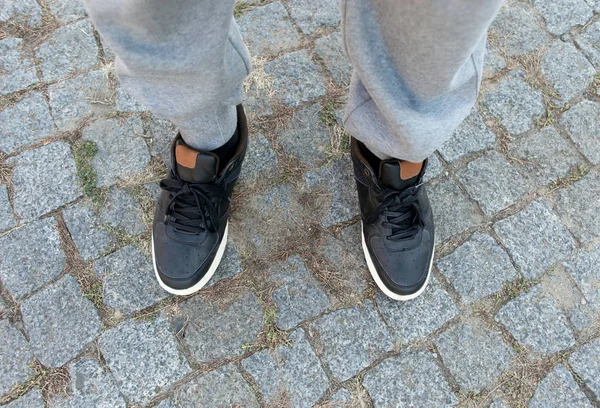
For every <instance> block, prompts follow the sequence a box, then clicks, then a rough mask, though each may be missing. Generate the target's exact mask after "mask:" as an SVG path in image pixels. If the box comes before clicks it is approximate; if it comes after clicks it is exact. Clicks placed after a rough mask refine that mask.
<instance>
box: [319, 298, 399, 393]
mask: <svg viewBox="0 0 600 408" xmlns="http://www.w3.org/2000/svg"><path fill="white" fill-rule="evenodd" d="M309 330H310V335H311V336H312V337H316V344H317V347H318V348H319V349H320V350H321V354H322V356H323V360H324V361H325V362H326V363H327V364H328V366H329V368H330V369H331V372H332V373H333V375H334V376H335V377H336V378H337V379H338V380H340V381H345V380H347V379H349V378H351V377H353V376H355V375H356V374H358V372H359V371H360V370H362V369H364V368H366V367H368V366H369V365H370V364H371V363H372V362H373V361H374V360H376V359H378V358H380V357H382V356H383V355H384V354H386V353H387V352H389V351H391V350H392V348H393V346H394V341H393V338H392V336H391V333H390V332H389V330H388V328H387V327H386V325H385V323H384V322H383V321H382V320H381V319H380V318H379V316H378V314H377V310H376V309H375V307H374V306H373V303H371V302H370V301H366V302H365V303H364V304H363V305H360V306H355V307H352V308H349V309H339V310H336V311H334V312H331V313H329V314H326V315H325V316H323V317H321V318H319V319H317V320H315V321H314V322H313V323H311V325H310V329H309Z"/></svg>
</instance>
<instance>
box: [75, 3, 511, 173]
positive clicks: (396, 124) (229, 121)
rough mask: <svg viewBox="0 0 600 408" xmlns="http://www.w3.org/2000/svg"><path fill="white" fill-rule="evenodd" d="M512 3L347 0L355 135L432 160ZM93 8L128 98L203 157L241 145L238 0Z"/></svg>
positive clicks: (244, 69)
mask: <svg viewBox="0 0 600 408" xmlns="http://www.w3.org/2000/svg"><path fill="white" fill-rule="evenodd" d="M289 1H291V2H293V1H297V0H289ZM502 1H503V0H485V1H482V0H341V16H342V33H343V37H344V47H345V50H346V53H347V54H348V57H349V58H350V61H351V62H352V64H353V66H354V73H353V75H352V81H351V85H350V95H349V99H348V105H347V107H346V113H345V118H344V125H345V128H346V130H347V131H348V132H349V133H350V134H352V135H353V136H354V137H355V138H357V139H358V140H360V141H362V142H363V143H364V144H365V145H366V146H367V147H368V148H369V149H370V150H371V151H373V152H374V153H375V154H377V155H378V156H380V157H381V158H386V157H395V158H400V159H404V160H409V161H414V162H417V161H422V160H424V159H425V158H426V157H428V156H429V155H430V154H431V153H432V152H433V151H434V150H435V149H436V148H438V147H440V146H441V145H442V144H443V142H444V141H445V140H446V139H447V138H448V137H450V135H451V134H452V132H453V131H454V129H455V128H456V127H457V126H458V125H459V124H460V122H461V121H462V120H463V119H464V118H465V117H466V116H467V115H468V114H469V111H470V109H471V107H472V106H473V104H474V103H475V99H476V97H477V93H478V90H479V84H480V82H481V77H482V70H483V69H482V67H483V58H484V53H485V41H486V31H487V28H488V26H489V25H490V23H491V22H492V20H493V18H494V16H495V15H496V13H497V11H498V9H499V8H500V6H501V4H502ZM84 2H85V5H86V8H87V10H88V13H89V14H90V16H91V18H92V20H93V22H94V24H95V25H96V27H97V29H98V31H99V32H100V34H101V35H102V37H103V40H104V41H106V42H107V43H108V44H109V45H110V47H111V48H112V49H113V50H114V52H115V54H116V55H117V59H116V70H117V74H118V75H119V78H120V80H121V82H122V84H123V86H124V87H125V89H127V90H128V91H129V92H130V93H131V94H132V95H134V96H135V97H136V98H138V99H139V100H140V101H141V102H143V103H144V105H146V106H147V107H148V109H150V111H152V112H153V113H154V114H155V115H156V116H159V117H163V118H167V119H170V120H171V121H172V122H174V123H175V124H176V125H177V126H178V127H179V128H180V130H181V133H182V135H183V137H184V140H185V141H186V142H187V143H189V144H190V145H192V146H193V147H195V148H197V149H203V150H209V149H215V148H217V147H219V146H221V145H223V144H224V143H225V142H226V141H227V140H228V139H229V137H231V135H232V134H233V132H234V130H235V127H236V111H235V105H237V104H239V103H240V102H241V100H242V96H243V94H242V93H243V88H242V83H243V81H244V78H245V77H246V76H247V75H248V74H249V73H250V70H251V65H250V57H249V55H248V50H247V49H246V47H245V45H244V43H243V40H242V37H241V35H240V32H239V30H238V27H237V25H236V23H235V21H234V20H233V8H234V2H235V0H84Z"/></svg>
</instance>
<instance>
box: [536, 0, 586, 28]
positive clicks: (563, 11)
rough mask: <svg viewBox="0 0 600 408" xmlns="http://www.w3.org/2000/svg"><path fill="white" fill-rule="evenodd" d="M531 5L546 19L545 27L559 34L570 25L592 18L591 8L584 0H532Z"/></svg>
mask: <svg viewBox="0 0 600 408" xmlns="http://www.w3.org/2000/svg"><path fill="white" fill-rule="evenodd" d="M533 5H534V6H535V8H536V9H538V11H539V12H540V14H541V15H542V17H544V20H546V28H547V29H548V31H550V32H551V33H552V34H554V35H561V34H564V33H565V32H567V31H569V30H570V29H571V27H573V26H577V25H584V24H585V23H586V22H587V21H588V20H589V19H590V18H592V15H593V10H592V8H591V7H590V6H589V5H588V4H587V3H586V1H585V0H534V1H533Z"/></svg>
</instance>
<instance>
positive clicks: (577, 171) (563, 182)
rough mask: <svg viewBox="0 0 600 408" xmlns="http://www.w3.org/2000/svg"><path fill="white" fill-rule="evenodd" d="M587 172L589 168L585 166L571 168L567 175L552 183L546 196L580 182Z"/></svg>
mask: <svg viewBox="0 0 600 408" xmlns="http://www.w3.org/2000/svg"><path fill="white" fill-rule="evenodd" d="M589 171H590V168H589V167H588V166H587V165H586V164H583V163H580V164H578V165H577V166H575V167H573V168H572V169H571V171H569V174H567V175H566V176H565V177H563V178H560V179H558V180H556V181H554V182H552V184H551V185H550V189H549V191H548V194H552V193H553V192H554V191H556V190H558V189H561V188H566V187H569V186H570V185H572V184H573V183H575V182H577V181H579V180H581V179H582V178H583V177H584V176H585V175H586V174H588V173H589Z"/></svg>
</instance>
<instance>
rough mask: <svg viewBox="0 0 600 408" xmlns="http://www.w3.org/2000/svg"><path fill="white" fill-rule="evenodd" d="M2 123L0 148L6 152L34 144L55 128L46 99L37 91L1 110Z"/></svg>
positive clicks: (0, 119) (0, 121) (0, 118)
mask: <svg viewBox="0 0 600 408" xmlns="http://www.w3.org/2000/svg"><path fill="white" fill-rule="evenodd" d="M0 123H2V127H1V128H0V150H2V151H4V152H6V153H12V152H14V151H16V150H18V149H20V148H22V147H24V146H27V145H30V144H34V143H36V142H38V141H39V140H42V139H44V138H46V137H48V136H50V134H52V131H53V130H54V123H53V122H52V116H50V110H49V109H48V104H47V103H46V99H45V98H44V95H42V93H41V92H37V91H34V92H31V93H30V94H29V95H28V96H27V97H25V98H24V99H22V100H21V101H19V102H17V103H16V104H14V105H12V106H9V107H8V108H6V109H4V110H3V111H1V112H0Z"/></svg>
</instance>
